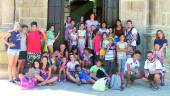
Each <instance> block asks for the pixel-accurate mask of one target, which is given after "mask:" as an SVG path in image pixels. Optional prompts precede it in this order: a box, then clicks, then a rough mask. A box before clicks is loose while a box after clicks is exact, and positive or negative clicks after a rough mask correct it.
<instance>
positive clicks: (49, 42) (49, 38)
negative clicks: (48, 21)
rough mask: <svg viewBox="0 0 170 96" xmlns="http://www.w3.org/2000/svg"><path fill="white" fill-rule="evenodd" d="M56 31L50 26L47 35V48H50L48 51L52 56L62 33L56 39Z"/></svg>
mask: <svg viewBox="0 0 170 96" xmlns="http://www.w3.org/2000/svg"><path fill="white" fill-rule="evenodd" d="M54 30H55V28H54V25H50V26H49V29H48V31H47V33H46V35H47V48H48V51H49V53H50V56H52V54H53V43H54V41H55V40H56V39H57V38H58V37H59V34H60V32H59V33H58V34H57V36H56V37H55V36H54Z"/></svg>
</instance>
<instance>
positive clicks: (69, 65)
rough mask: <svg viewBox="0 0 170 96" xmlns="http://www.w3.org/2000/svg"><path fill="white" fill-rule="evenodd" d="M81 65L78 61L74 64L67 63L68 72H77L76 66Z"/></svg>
mask: <svg viewBox="0 0 170 96" xmlns="http://www.w3.org/2000/svg"><path fill="white" fill-rule="evenodd" d="M76 65H79V62H78V61H75V62H74V63H72V62H71V61H69V62H68V63H67V71H75V66H76Z"/></svg>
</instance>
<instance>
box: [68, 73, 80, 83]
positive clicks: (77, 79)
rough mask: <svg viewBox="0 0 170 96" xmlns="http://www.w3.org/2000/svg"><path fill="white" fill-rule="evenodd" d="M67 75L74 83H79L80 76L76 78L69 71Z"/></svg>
mask: <svg viewBox="0 0 170 96" xmlns="http://www.w3.org/2000/svg"><path fill="white" fill-rule="evenodd" d="M66 75H67V77H68V79H69V80H71V81H72V82H74V83H79V82H80V79H79V78H78V76H77V77H76V78H74V77H73V76H72V75H71V74H70V73H69V72H66Z"/></svg>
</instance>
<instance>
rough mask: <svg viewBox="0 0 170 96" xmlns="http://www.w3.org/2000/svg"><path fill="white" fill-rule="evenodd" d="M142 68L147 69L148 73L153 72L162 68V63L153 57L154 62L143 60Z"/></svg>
mask: <svg viewBox="0 0 170 96" xmlns="http://www.w3.org/2000/svg"><path fill="white" fill-rule="evenodd" d="M144 69H147V70H149V73H153V72H155V71H156V70H161V69H162V64H161V62H160V61H159V60H157V59H155V61H154V62H150V61H149V60H146V61H145V66H144Z"/></svg>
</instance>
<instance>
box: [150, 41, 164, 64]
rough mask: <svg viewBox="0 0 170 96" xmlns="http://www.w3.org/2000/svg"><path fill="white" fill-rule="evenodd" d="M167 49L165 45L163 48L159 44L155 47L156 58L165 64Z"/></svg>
mask: <svg viewBox="0 0 170 96" xmlns="http://www.w3.org/2000/svg"><path fill="white" fill-rule="evenodd" d="M165 47H166V44H164V45H163V47H160V45H159V44H155V45H154V51H153V52H154V56H155V57H156V58H157V59H158V60H159V61H160V62H161V63H162V64H163V60H164V52H163V50H164V48H165Z"/></svg>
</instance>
